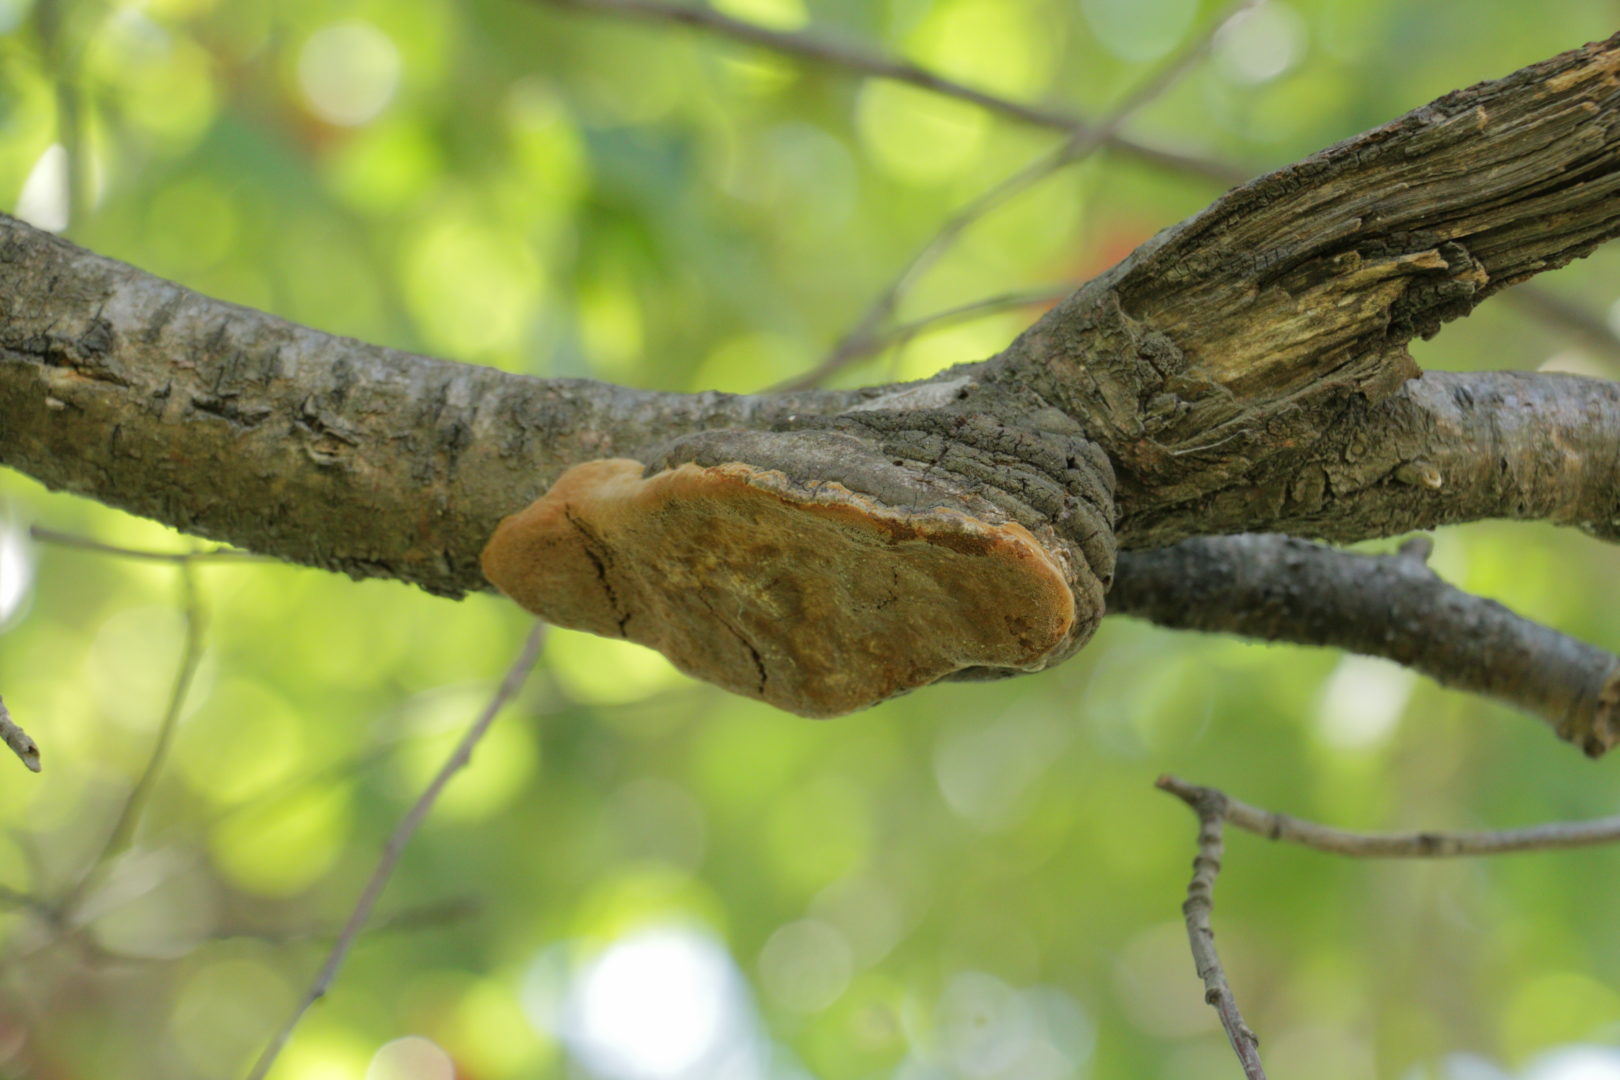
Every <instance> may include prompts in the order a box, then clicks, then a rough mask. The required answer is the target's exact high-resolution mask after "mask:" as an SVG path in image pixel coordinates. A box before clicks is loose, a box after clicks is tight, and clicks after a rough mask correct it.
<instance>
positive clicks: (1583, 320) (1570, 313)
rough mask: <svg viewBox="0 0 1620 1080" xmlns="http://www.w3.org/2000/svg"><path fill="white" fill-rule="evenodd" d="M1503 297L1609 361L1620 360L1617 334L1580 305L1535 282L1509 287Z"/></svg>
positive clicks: (1619, 345) (1601, 319)
mask: <svg viewBox="0 0 1620 1080" xmlns="http://www.w3.org/2000/svg"><path fill="white" fill-rule="evenodd" d="M1502 299H1503V300H1505V301H1507V303H1508V304H1509V306H1511V307H1516V308H1518V309H1519V310H1521V311H1523V312H1525V313H1526V314H1528V315H1531V316H1533V317H1535V318H1536V319H1538V320H1539V321H1540V322H1541V323H1542V324H1543V325H1545V326H1548V327H1550V328H1552V329H1553V330H1556V331H1558V332H1559V333H1561V334H1563V335H1564V336H1566V337H1568V338H1571V339H1572V340H1574V341H1575V342H1576V343H1577V344H1579V345H1580V346H1581V347H1582V348H1584V349H1590V350H1591V351H1592V352H1593V353H1595V354H1596V355H1598V356H1601V357H1603V358H1604V359H1605V360H1608V361H1609V362H1610V363H1620V334H1616V333H1615V332H1614V329H1613V328H1612V327H1610V326H1609V324H1608V323H1607V322H1606V321H1605V320H1604V319H1603V317H1602V316H1600V315H1597V314H1595V313H1593V312H1591V311H1589V310H1587V309H1586V308H1585V307H1583V306H1582V305H1580V304H1578V303H1575V302H1574V301H1572V300H1567V299H1565V298H1564V297H1562V296H1560V295H1559V294H1558V293H1555V292H1552V291H1551V290H1549V289H1543V288H1539V287H1537V286H1535V285H1520V286H1519V287H1518V288H1516V289H1509V290H1508V291H1507V292H1504V293H1503V294H1502Z"/></svg>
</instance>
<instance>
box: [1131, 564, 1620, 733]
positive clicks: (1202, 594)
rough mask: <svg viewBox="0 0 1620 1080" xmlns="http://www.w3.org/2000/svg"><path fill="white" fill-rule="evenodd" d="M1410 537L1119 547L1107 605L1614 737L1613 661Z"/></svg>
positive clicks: (1616, 680)
mask: <svg viewBox="0 0 1620 1080" xmlns="http://www.w3.org/2000/svg"><path fill="white" fill-rule="evenodd" d="M1425 553H1426V549H1425V548H1421V547H1414V546H1412V544H1411V543H1410V542H1409V543H1408V545H1407V546H1406V547H1405V548H1403V549H1402V552H1401V554H1398V555H1357V554H1352V553H1351V552H1348V551H1339V550H1337V549H1334V548H1331V547H1327V546H1325V545H1321V544H1313V543H1309V542H1308V541H1304V540H1297V539H1294V538H1293V537H1288V536H1278V535H1274V534H1269V533H1266V534H1262V533H1249V534H1245V535H1241V536H1220V537H1199V538H1197V539H1193V540H1184V541H1182V542H1181V543H1179V544H1173V545H1171V546H1169V547H1164V548H1158V549H1155V550H1152V551H1131V552H1123V553H1121V555H1120V559H1119V564H1118V566H1117V568H1116V570H1115V576H1114V585H1113V588H1112V590H1111V591H1110V592H1109V594H1108V609H1109V612H1110V613H1112V614H1124V615H1134V616H1137V617H1139V618H1144V619H1151V620H1152V621H1153V622H1156V623H1158V624H1160V625H1161V626H1170V627H1176V628H1178V629H1186V630H1199V631H1203V632H1206V633H1232V634H1242V635H1244V636H1246V637H1254V638H1260V639H1262V640H1265V641H1291V642H1295V643H1298V644H1302V645H1327V646H1333V647H1337V648H1341V649H1348V650H1349V651H1351V652H1357V653H1362V654H1364V655H1367V656H1381V657H1384V658H1386V659H1389V660H1393V661H1395V662H1396V663H1398V664H1402V665H1405V666H1406V667H1410V668H1413V669H1415V670H1417V671H1421V672H1422V673H1424V674H1425V675H1428V676H1429V677H1430V678H1432V679H1434V680H1435V681H1437V682H1439V683H1441V684H1443V685H1446V686H1453V687H1457V688H1458V689H1462V690H1469V691H1472V692H1473V693H1476V694H1481V695H1484V696H1486V697H1491V698H1495V699H1496V700H1498V701H1503V702H1506V703H1508V704H1510V705H1514V706H1517V707H1518V708H1521V709H1524V710H1526V711H1528V712H1531V713H1533V714H1535V715H1538V716H1540V717H1542V718H1543V719H1545V720H1546V721H1547V722H1548V723H1549V724H1551V725H1552V727H1553V730H1554V731H1555V732H1557V734H1558V736H1559V737H1560V738H1562V739H1564V740H1566V741H1568V742H1570V743H1573V744H1574V745H1575V746H1577V747H1579V748H1580V749H1581V750H1582V751H1584V752H1585V753H1586V754H1587V755H1588V756H1591V757H1598V756H1600V755H1602V754H1603V753H1604V752H1606V751H1607V750H1609V749H1610V748H1611V747H1613V746H1614V745H1615V743H1616V742H1617V741H1620V657H1617V656H1615V655H1614V654H1613V653H1609V652H1606V651H1604V650H1602V649H1599V648H1596V647H1595V646H1592V645H1588V644H1586V643H1585V642H1583V641H1578V640H1576V639H1575V638H1572V637H1569V636H1568V635H1566V634H1561V633H1559V632H1558V631H1557V630H1553V629H1551V628H1550V627H1546V626H1543V625H1541V624H1540V623H1538V622H1534V621H1532V620H1530V619H1527V618H1525V617H1524V616H1522V615H1519V614H1516V613H1515V612H1513V611H1510V610H1509V609H1508V608H1506V607H1503V606H1502V605H1501V604H1498V603H1496V602H1495V601H1494V600H1487V599H1485V598H1484V597H1480V596H1474V595H1473V594H1472V593H1467V592H1464V591H1462V590H1461V589H1458V588H1455V587H1454V586H1451V585H1448V584H1446V583H1445V582H1444V581H1442V580H1440V578H1439V577H1438V576H1436V575H1435V573H1434V572H1433V571H1432V570H1430V569H1429V568H1428V566H1427V565H1425V563H1424V555H1425Z"/></svg>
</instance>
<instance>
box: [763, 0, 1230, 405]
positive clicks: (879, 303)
mask: <svg viewBox="0 0 1620 1080" xmlns="http://www.w3.org/2000/svg"><path fill="white" fill-rule="evenodd" d="M1261 2H1262V0H1234V2H1233V3H1232V4H1231V5H1229V7H1228V8H1227V10H1226V11H1225V12H1223V13H1222V14H1221V15H1220V16H1219V17H1218V18H1216V19H1214V20H1213V21H1212V22H1211V23H1210V25H1209V27H1208V29H1206V30H1205V32H1204V33H1202V34H1200V35H1199V36H1198V37H1197V38H1196V39H1194V40H1193V41H1192V42H1190V43H1189V44H1188V45H1187V46H1186V47H1185V48H1183V49H1182V50H1181V51H1179V52H1177V53H1176V54H1175V55H1174V56H1172V57H1171V58H1170V59H1169V60H1168V61H1166V62H1165V63H1164V64H1163V65H1162V66H1160V68H1159V69H1158V70H1157V71H1155V72H1154V73H1153V74H1152V75H1151V76H1150V77H1149V78H1147V79H1146V80H1144V81H1143V82H1142V84H1141V85H1140V86H1139V87H1137V88H1136V89H1135V90H1134V91H1132V92H1131V93H1130V94H1128V95H1127V96H1126V97H1125V99H1124V100H1123V101H1121V102H1120V103H1119V105H1117V106H1116V107H1115V108H1114V109H1113V110H1112V111H1111V112H1110V113H1109V114H1108V116H1107V117H1105V118H1104V119H1103V120H1102V121H1101V122H1100V123H1099V124H1097V125H1096V126H1094V127H1087V128H1085V129H1083V130H1077V131H1076V132H1075V133H1074V134H1073V135H1072V136H1070V138H1069V139H1068V141H1067V142H1065V143H1064V144H1063V145H1062V146H1060V147H1058V148H1057V149H1056V150H1053V151H1051V152H1050V153H1048V154H1046V155H1044V156H1042V157H1039V158H1036V159H1035V160H1034V161H1033V162H1031V163H1030V164H1028V165H1026V166H1025V167H1024V168H1022V169H1020V170H1019V171H1018V172H1015V173H1013V174H1012V175H1011V176H1008V177H1006V178H1005V179H1003V180H1001V181H1000V182H999V183H997V184H996V185H995V186H993V187H991V188H990V189H989V190H988V191H985V192H983V193H982V194H980V195H979V196H978V197H977V198H975V199H973V200H972V201H971V202H969V203H968V204H967V205H965V206H963V207H961V208H959V209H958V210H957V211H956V213H954V214H952V215H951V216H950V217H949V218H948V219H946V221H945V223H944V224H943V225H941V226H940V227H939V229H938V231H936V232H935V233H934V235H933V236H932V237H930V238H929V240H928V242H927V243H926V244H924V245H923V247H922V249H921V250H920V251H918V252H917V254H916V255H914V256H913V257H912V259H911V261H910V262H908V263H907V264H906V265H905V267H904V268H903V269H902V270H901V271H900V273H899V274H898V275H897V276H896V277H895V278H894V279H893V280H892V281H890V282H889V284H888V286H887V287H886V288H885V289H884V290H883V291H882V292H881V293H880V294H879V295H878V297H877V299H876V300H874V301H873V302H872V303H871V305H870V306H868V307H867V309H866V311H865V312H864V313H863V314H862V315H861V317H860V319H859V320H858V321H857V322H856V324H855V327H854V329H852V330H850V331H849V332H848V333H846V334H845V335H844V336H843V338H842V339H841V340H840V341H839V342H838V344H837V345H836V346H834V347H833V350H832V352H830V353H828V354H827V356H826V357H825V358H824V359H823V360H822V361H821V362H820V363H819V364H817V365H816V366H815V367H813V368H811V369H810V370H809V371H807V372H805V373H804V374H803V375H800V376H797V377H795V378H792V379H789V380H787V381H785V382H783V383H780V384H778V385H777V386H773V387H771V389H772V390H804V389H808V388H810V387H813V386H816V385H818V384H819V383H821V382H822V381H823V380H824V379H826V378H827V377H828V376H830V375H833V374H834V373H836V372H838V371H841V370H843V369H844V368H846V367H848V366H849V365H850V364H851V363H853V362H854V361H855V360H856V359H858V358H859V357H862V356H866V355H869V354H870V353H871V352H872V348H871V340H872V338H873V337H874V336H875V335H876V334H877V333H878V328H879V327H880V326H882V325H883V323H884V322H885V321H887V320H888V319H889V317H890V316H891V315H893V314H894V311H895V309H896V308H897V307H898V306H899V304H900V299H901V297H902V296H904V295H905V293H906V291H907V290H909V289H910V288H911V287H912V285H914V284H915V283H916V281H917V280H918V279H919V278H920V277H921V276H922V275H923V273H924V272H926V271H927V270H928V269H929V268H930V267H931V266H933V265H934V263H935V262H937V261H938V260H939V259H940V257H941V256H943V255H944V254H945V253H946V252H947V251H949V250H950V249H951V247H952V246H954V245H955V243H956V241H957V239H958V238H960V237H961V235H962V234H963V233H964V232H966V231H967V230H968V229H969V228H970V227H971V226H973V225H974V224H976V223H977V222H978V221H979V220H980V219H982V218H983V217H985V216H986V215H987V214H989V213H990V212H992V211H993V210H996V209H997V208H999V207H1001V206H1003V205H1005V204H1006V203H1008V202H1010V201H1011V200H1012V199H1014V198H1016V197H1017V196H1018V195H1021V194H1023V193H1024V192H1025V191H1027V190H1029V189H1030V188H1032V187H1034V186H1035V185H1036V184H1039V183H1040V182H1041V181H1043V180H1045V179H1046V178H1047V177H1049V176H1051V175H1052V174H1054V173H1056V172H1058V171H1060V170H1061V169H1064V168H1066V167H1067V166H1069V165H1073V164H1075V163H1076V162H1079V161H1083V160H1085V159H1086V158H1087V157H1089V156H1091V154H1092V153H1093V152H1095V151H1096V150H1098V149H1099V148H1101V147H1103V146H1105V145H1107V144H1108V141H1109V140H1110V139H1111V138H1113V137H1114V136H1115V135H1116V134H1117V133H1118V131H1119V129H1120V128H1121V126H1123V125H1124V124H1125V122H1126V121H1128V120H1129V119H1130V118H1131V117H1132V116H1133V115H1135V114H1136V113H1137V112H1139V111H1140V110H1141V109H1143V108H1144V107H1146V106H1147V105H1149V104H1151V103H1152V102H1153V101H1156V100H1157V99H1158V98H1159V97H1160V96H1162V95H1163V94H1164V93H1166V92H1167V91H1168V90H1170V89H1171V88H1172V87H1174V86H1175V85H1176V84H1177V83H1178V82H1179V81H1180V80H1181V78H1182V77H1183V76H1184V75H1186V74H1187V72H1189V71H1190V70H1192V68H1193V66H1194V65H1195V64H1196V63H1197V62H1198V61H1199V60H1201V59H1202V58H1203V56H1204V54H1205V53H1206V52H1208V51H1209V48H1210V45H1211V44H1212V43H1213V42H1214V40H1215V37H1216V35H1218V34H1219V33H1220V31H1221V29H1222V28H1223V27H1224V26H1226V25H1227V24H1228V23H1230V22H1231V21H1232V20H1233V19H1234V18H1236V17H1237V16H1239V15H1241V14H1242V13H1244V12H1245V11H1247V10H1248V9H1250V8H1252V7H1254V6H1255V5H1256V4H1258V3H1261Z"/></svg>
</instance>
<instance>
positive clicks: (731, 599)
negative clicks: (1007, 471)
mask: <svg viewBox="0 0 1620 1080" xmlns="http://www.w3.org/2000/svg"><path fill="white" fill-rule="evenodd" d="M643 472H644V467H643V465H642V464H641V463H640V462H637V461H630V460H626V459H622V458H618V459H610V460H603V461H592V462H587V463H585V464H583V465H576V466H574V467H573V468H571V469H569V470H568V471H567V472H565V473H564V474H563V475H562V476H561V477H560V478H559V479H558V480H557V481H556V483H555V484H554V485H553V486H552V487H551V489H550V490H549V491H547V492H546V493H545V495H543V496H542V497H541V498H540V499H538V500H536V501H535V502H534V503H533V504H531V505H530V506H529V507H528V508H527V509H525V510H522V511H520V512H519V513H517V514H514V515H512V516H511V517H508V518H507V519H506V520H505V521H503V522H501V524H500V527H499V528H498V529H497V530H496V531H495V534H494V536H493V537H492V538H491V539H490V541H489V544H488V546H487V547H485V549H484V552H483V567H484V573H485V575H486V576H487V577H488V578H489V580H490V581H491V582H493V583H494V584H495V585H496V586H497V587H498V588H499V589H500V590H501V591H502V592H504V593H506V594H507V595H508V596H510V597H512V598H513V599H514V600H516V601H517V602H518V603H519V604H521V605H523V607H525V608H527V609H528V610H529V611H532V612H534V613H535V614H537V615H539V616H541V617H542V618H544V619H546V620H547V621H549V622H552V623H555V624H556V625H558V626H565V627H572V628H574V629H579V630H589V631H591V632H593V633H597V634H602V635H604V636H607V637H619V638H628V639H629V640H631V641H636V642H640V643H641V644H643V645H649V646H651V647H652V648H655V649H657V650H658V651H660V652H662V653H663V654H664V655H665V656H667V657H669V659H670V660H671V661H672V662H674V664H675V665H676V666H677V667H679V668H681V669H682V670H683V671H686V672H687V673H689V674H691V675H694V676H696V677H698V678H700V679H705V680H708V681H709V682H713V683H717V684H719V685H720V686H723V687H725V688H727V689H729V690H732V691H735V692H737V693H740V694H746V695H748V696H750V697H754V698H758V699H760V700H762V701H766V702H769V703H770V704H772V705H775V706H777V707H779V708H782V709H786V710H788V711H790V712H795V713H799V714H800V715H803V716H817V717H820V716H834V715H838V714H840V713H846V712H852V711H854V710H857V709H861V708H864V707H866V706H868V705H872V704H875V703H876V702H879V701H882V700H884V699H885V698H889V697H892V696H894V695H895V694H899V693H903V692H905V691H907V690H911V689H914V688H916V687H919V686H923V685H926V684H928V683H932V682H935V681H937V680H939V679H941V678H943V677H945V676H948V675H951V674H952V673H955V672H960V671H963V670H964V669H985V668H989V669H1004V670H1016V671H1030V670H1036V669H1039V668H1041V667H1044V666H1045V665H1046V664H1047V663H1048V662H1050V661H1051V660H1052V659H1053V658H1055V657H1057V656H1060V655H1067V654H1068V652H1070V651H1072V649H1073V648H1074V647H1076V645H1077V644H1078V643H1079V642H1080V641H1083V640H1084V638H1086V637H1089V636H1090V633H1091V630H1092V628H1093V627H1094V626H1095V623H1096V619H1097V618H1098V617H1099V616H1100V614H1101V610H1100V609H1101V591H1100V588H1099V589H1097V590H1096V595H1095V596H1091V595H1090V592H1091V590H1082V591H1083V592H1084V593H1086V595H1085V597H1084V599H1083V602H1082V603H1081V604H1080V605H1079V606H1078V608H1077V604H1076V593H1075V591H1074V590H1073V588H1072V583H1073V582H1074V580H1075V578H1076V573H1077V571H1076V569H1075V567H1073V566H1072V565H1068V564H1070V563H1072V562H1073V561H1074V560H1073V557H1072V555H1071V553H1070V552H1069V550H1068V549H1067V547H1066V546H1065V545H1062V544H1058V543H1055V542H1053V543H1043V542H1042V541H1041V540H1039V539H1037V538H1036V536H1035V535H1034V534H1033V533H1032V532H1031V531H1030V530H1029V529H1027V528H1025V527H1024V526H1023V525H1020V524H1018V523H1016V522H1013V521H1010V520H1006V521H992V520H987V519H986V518H984V517H978V516H973V515H972V514H969V513H967V512H963V511H960V510H956V509H952V508H947V507H937V506H936V507H931V508H927V509H922V510H916V511H913V510H906V509H900V508H897V507H895V506H892V505H888V504H885V503H883V502H880V501H879V500H877V499H875V498H873V497H870V496H866V495H863V494H860V493H857V492H855V491H852V490H850V489H849V488H848V487H845V486H844V485H842V484H839V483H821V484H817V485H813V486H809V485H803V484H799V483H795V482H793V481H790V480H789V479H788V478H787V477H785V476H784V475H783V474H782V473H780V472H775V471H772V470H767V469H761V468H758V467H755V466H751V465H747V464H743V463H740V462H728V463H723V464H718V465H711V466H702V465H696V464H690V463H686V464H681V465H678V466H676V467H673V468H668V469H664V470H663V471H659V472H656V473H654V474H653V475H651V476H644V475H643Z"/></svg>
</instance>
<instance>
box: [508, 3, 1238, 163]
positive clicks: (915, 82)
mask: <svg viewBox="0 0 1620 1080" xmlns="http://www.w3.org/2000/svg"><path fill="white" fill-rule="evenodd" d="M536 2H537V3H541V4H545V5H547V6H550V7H556V8H570V9H573V10H576V11H589V12H597V13H600V14H604V15H621V16H626V17H629V18H635V19H643V20H646V21H648V22H663V23H677V24H679V25H682V26H687V27H691V28H693V29H695V30H702V31H704V32H706V33H710V34H714V35H716V36H718V37H724V38H730V39H731V40H732V41H739V42H742V43H743V44H745V45H753V46H756V47H758V48H762V49H769V50H770V51H772V52H775V53H780V54H782V55H784V56H792V57H795V58H797V59H799V60H804V61H807V62H809V63H812V64H820V65H823V66H826V67H832V68H839V69H841V70H844V71H848V72H852V73H854V74H856V75H864V76H868V77H870V78H875V79H888V80H891V81H893V82H901V83H906V84H907V85H910V86H915V87H917V88H918V89H919V90H927V91H929V92H931V93H935V94H939V95H940V96H942V97H948V98H955V99H956V100H957V101H965V102H967V103H968V104H970V105H977V106H978V107H979V108H981V109H984V110H986V111H987V112H992V113H995V114H997V115H999V116H1005V117H1007V118H1008V119H1011V120H1016V121H1018V122H1020V123H1024V124H1031V125H1033V126H1035V127H1042V128H1047V129H1049V130H1052V131H1061V132H1066V133H1068V134H1070V135H1079V134H1085V133H1088V132H1091V131H1093V130H1095V128H1094V126H1093V125H1092V123H1091V122H1090V121H1089V120H1087V119H1086V118H1085V117H1082V116H1078V115H1076V114H1074V113H1071V112H1066V111H1064V110H1062V109H1054V108H1050V107H1047V106H1044V105H1032V104H1029V103H1027V102H1022V101H1016V100H1014V99H1012V98H1006V97H1002V96H1000V95H999V94H992V93H989V92H987V91H984V90H980V89H978V88H976V87H972V86H968V85H966V84H965V83H960V82H957V81H956V80H955V79H948V78H946V77H945V76H943V75H940V74H939V73H938V72H934V71H930V70H929V69H927V68H925V67H922V66H921V65H919V64H915V63H912V62H911V61H909V60H901V59H898V58H896V57H893V56H887V55H885V54H883V53H880V52H877V51H875V50H873V49H870V48H867V47H865V46H862V45H856V44H853V43H844V42H837V41H830V40H827V39H825V38H821V37H817V36H816V35H814V34H807V33H802V32H798V31H791V30H773V29H771V28H770V27H768V26H761V25H759V24H758V23H753V22H749V21H747V20H746V19H739V18H736V17H734V16H731V15H727V14H725V13H723V12H719V11H716V10H714V9H713V8H710V7H704V6H698V5H688V4H676V3H668V2H666V0H536ZM1103 141H1104V142H1105V143H1106V144H1107V145H1108V146H1109V147H1111V148H1113V149H1115V150H1119V151H1120V152H1122V153H1126V154H1129V155H1131V156H1132V157H1135V158H1137V159H1139V160H1141V161H1145V162H1147V163H1149V164H1153V165H1158V166H1161V167H1163V168H1167V169H1174V170H1176V171H1177V172H1184V173H1189V174H1191V175H1194V176H1202V177H1205V178H1206V179H1210V180H1213V181H1215V182H1216V183H1219V184H1223V185H1226V186H1231V185H1233V184H1241V183H1243V181H1245V180H1247V179H1248V178H1249V177H1248V175H1247V174H1246V173H1244V172H1243V171H1242V170H1240V169H1235V168H1233V167H1232V166H1230V165H1227V164H1224V163H1222V162H1218V161H1210V160H1207V159H1204V158H1200V157H1195V156H1193V155H1191V154H1185V153H1182V152H1180V151H1177V150H1171V149H1167V148H1164V147H1159V146H1152V145H1149V144H1147V143H1143V142H1140V141H1138V140H1136V139H1132V138H1128V137H1126V136H1124V135H1121V134H1119V133H1118V132H1114V131H1110V132H1108V133H1107V134H1106V135H1105V136H1104V138H1103Z"/></svg>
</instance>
